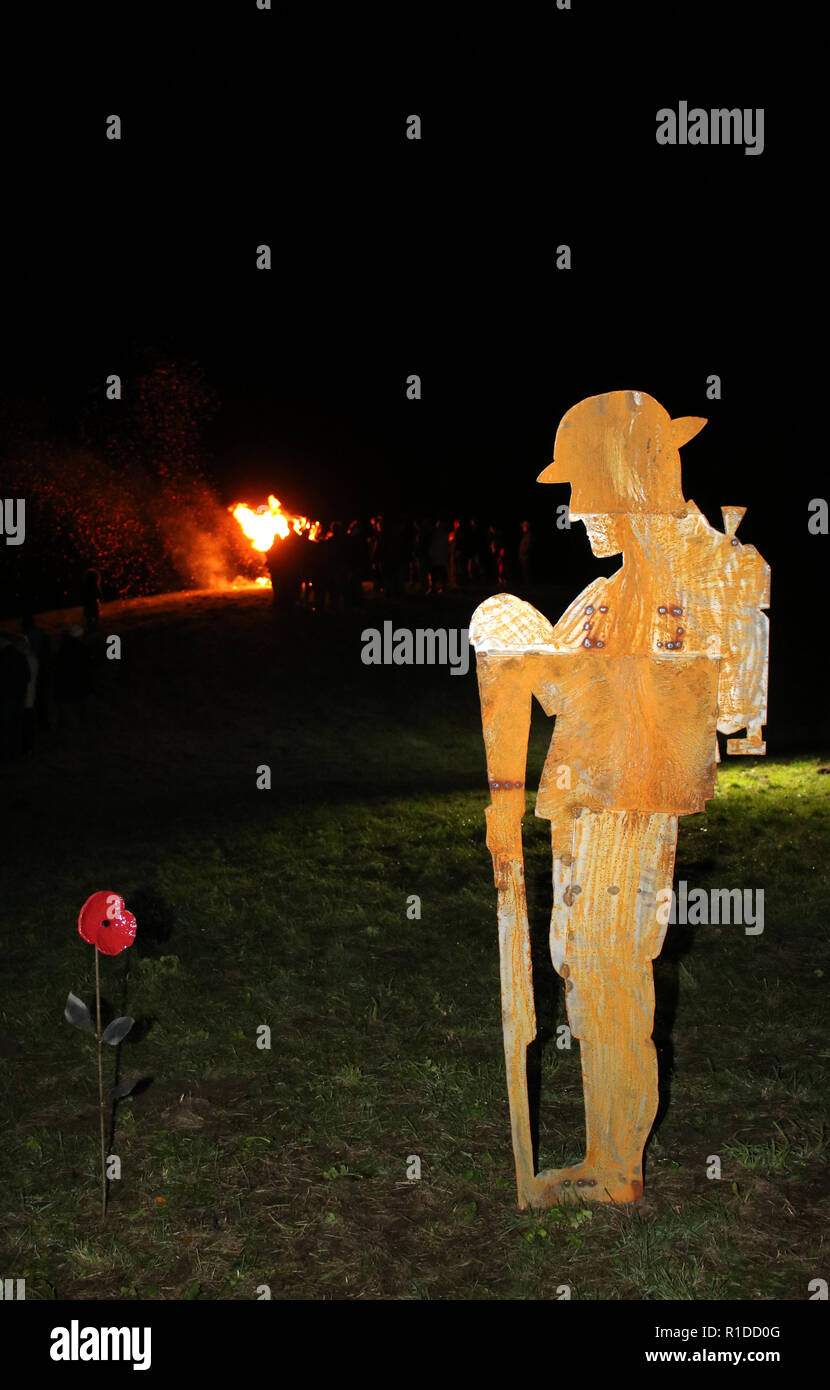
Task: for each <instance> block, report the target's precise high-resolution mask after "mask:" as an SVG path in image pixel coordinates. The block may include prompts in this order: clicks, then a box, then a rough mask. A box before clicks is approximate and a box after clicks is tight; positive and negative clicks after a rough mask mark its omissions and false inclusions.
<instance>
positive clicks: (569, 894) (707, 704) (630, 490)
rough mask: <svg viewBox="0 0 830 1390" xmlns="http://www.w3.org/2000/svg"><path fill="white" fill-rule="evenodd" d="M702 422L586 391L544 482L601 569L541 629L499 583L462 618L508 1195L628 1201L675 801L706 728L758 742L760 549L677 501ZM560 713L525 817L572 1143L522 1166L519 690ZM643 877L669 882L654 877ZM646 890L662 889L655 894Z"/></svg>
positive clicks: (523, 724) (708, 767) (686, 810)
mask: <svg viewBox="0 0 830 1390" xmlns="http://www.w3.org/2000/svg"><path fill="white" fill-rule="evenodd" d="M705 424H706V421H705V420H704V419H701V418H698V417H693V416H687V417H684V418H681V419H675V420H672V419H671V417H670V416H669V414H668V412H667V411H666V410H665V409H664V408H663V407H662V406H661V405H660V404H659V402H658V401H656V400H654V399H653V397H651V396H647V395H645V394H644V393H642V392H639V391H611V392H609V393H608V394H606V395H601V396H591V397H590V398H589V399H587V400H584V401H581V402H580V403H579V404H578V405H575V406H574V407H573V408H572V409H571V410H569V411H568V412H567V414H566V415H565V416H564V418H563V420H562V421H561V423H560V425H559V429H558V431H557V434H556V441H555V445H554V461H553V463H552V464H550V466H549V467H548V468H546V469H545V470H544V471H543V472H542V473H541V474H540V477H539V480H538V481H539V482H542V483H561V482H570V484H571V502H570V515H571V519H572V520H574V519H576V520H580V521H582V522H583V523H584V525H585V528H586V530H587V532H588V537H589V540H590V544H591V548H592V550H593V552H594V554H595V555H597V556H611V555H617V554H620V553H621V554H622V556H623V563H622V567H621V568H620V569H619V570H618V571H617V572H616V573H615V574H614V575H612V576H611V577H610V578H608V579H606V578H600V579H596V580H595V581H594V582H593V583H591V584H589V586H588V587H587V588H586V589H585V590H584V592H583V593H581V594H580V595H579V597H578V598H577V599H575V600H574V602H573V603H572V604H571V605H570V607H569V608H568V609H567V611H566V612H565V613H564V614H563V616H562V617H561V618H560V619H559V621H558V623H556V625H555V626H553V625H552V624H551V623H550V622H548V620H547V619H546V618H545V617H543V616H542V614H541V613H539V612H537V610H536V609H535V608H533V607H532V606H531V605H530V604H528V603H524V602H522V601H521V600H520V599H518V598H515V597H514V596H513V595H511V594H499V595H497V596H496V597H494V598H490V599H487V600H486V602H484V603H482V604H481V605H480V606H479V607H478V608H477V609H476V611H475V613H474V614H473V618H472V621H471V624H470V640H471V642H472V644H473V647H474V648H475V651H476V660H477V669H478V680H479V690H480V695H481V708H482V722H483V727H484V741H485V747H486V752H487V774H488V779H489V784H490V791H491V804H490V805H489V806H488V808H487V812H486V815H487V845H488V848H489V849H490V852H491V854H492V857H493V869H494V876H495V881H496V887H497V889H498V920H499V950H500V960H501V992H502V1021H503V1027H504V1047H505V1059H506V1064H507V1084H508V1096H509V1101H510V1118H511V1126H512V1132H513V1150H514V1154H515V1159H516V1178H517V1183H518V1195H519V1206H520V1207H522V1208H524V1207H527V1206H542V1207H544V1206H550V1205H553V1204H554V1203H558V1202H562V1201H567V1200H569V1199H572V1198H574V1197H579V1198H583V1199H587V1200H593V1201H604V1202H609V1201H612V1202H633V1201H636V1200H638V1198H640V1197H641V1196H642V1192H643V1169H642V1160H643V1149H644V1146H645V1142H646V1139H647V1138H648V1134H649V1131H650V1129H651V1126H652V1123H653V1121H654V1116H655V1114H656V1111H657V1100H658V1096H657V1056H656V1051H655V1048H654V1044H653V1042H652V1040H651V1033H652V1028H653V1024H654V984H653V974H652V961H653V959H654V958H655V957H656V956H657V955H658V954H659V952H660V950H661V947H662V945H663V939H664V937H665V933H666V923H667V921H668V911H667V910H664V911H660V905H661V903H663V902H664V901H665V898H666V896H667V895H666V892H665V890H667V889H668V890H669V892H670V890H671V886H672V880H673V875H674V856H675V847H676V844H677V818H678V816H681V815H689V814H692V813H694V812H697V811H702V810H704V808H705V803H706V801H707V800H709V799H711V797H712V796H713V795H714V789H715V776H716V772H715V769H716V763H717V762H718V760H719V752H718V742H717V730H720V731H721V732H722V733H727V734H734V733H736V732H738V731H739V730H741V729H746V731H747V733H746V737H745V738H743V739H729V741H728V743H727V752H729V753H764V752H765V751H766V745H765V743H764V742H763V735H762V728H763V725H764V722H765V720H766V690H767V653H768V635H769V620H768V619H767V617H766V616H765V615H764V614H763V613H762V612H761V611H760V610H761V609H762V608H766V607H767V606H768V605H769V566H768V565H767V564H766V563H765V562H764V560H763V559H762V558H761V556H760V555H759V554H758V552H757V551H756V550H755V548H754V547H753V546H744V545H741V543H740V542H739V541H738V540H737V538H736V537H735V534H734V533H735V531H736V529H737V526H738V523H739V522H740V519H741V517H742V516H743V514H744V511H745V508H743V507H723V508H722V509H721V510H722V513H723V519H724V525H725V528H726V530H725V534H724V532H720V531H716V530H715V529H714V528H713V527H711V526H710V525H709V523H708V521H707V520H706V518H705V517H704V516H703V515H702V513H701V512H700V511H699V510H698V508H697V507H696V506H695V504H694V502H692V501H688V502H687V501H686V500H685V499H684V497H683V492H682V489H681V480H680V454H679V452H678V450H679V449H680V447H681V446H682V445H683V444H686V443H687V442H688V441H689V440H690V439H692V438H693V437H694V436H695V435H696V434H697V433H698V432H699V430H701V429H702V428H703V426H704V425H705ZM534 695H535V696H536V698H537V699H538V700H539V702H540V704H541V705H542V708H543V709H544V711H545V713H546V714H547V715H555V716H556V723H555V727H554V733H553V739H552V742H551V746H550V751H549V753H548V757H547V760H546V762H545V766H544V770H543V772H542V779H541V783H540V785H539V791H538V797H537V801H536V815H537V816H541V817H543V818H544V819H546V820H549V821H550V823H551V839H552V848H553V909H552V913H551V927H550V950H551V957H552V960H553V964H554V967H555V969H556V971H557V973H558V974H559V975H560V976H562V978H563V979H564V980H565V990H566V1003H567V1011H568V1021H569V1024H570V1028H571V1032H572V1034H573V1036H574V1037H576V1038H578V1039H579V1042H580V1054H581V1063H582V1081H583V1090H584V1099H585V1132H586V1152H585V1157H584V1159H583V1161H582V1162H581V1163H578V1164H576V1165H575V1166H573V1167H569V1168H564V1169H558V1170H547V1171H544V1172H540V1173H535V1172H534V1161H533V1148H532V1141H531V1133H530V1117H529V1112H528V1097H527V1057H526V1052H527V1047H528V1044H529V1043H530V1042H532V1040H533V1038H534V1037H535V1035H536V1017H535V1009H534V1002H533V979H532V972H531V960H530V938H529V929H528V921H527V902H526V896H525V887H524V869H523V858H522V817H523V815H524V811H525V785H524V784H525V767H526V761H527V746H528V737H529V732H530V715H531V701H532V697H533V696H534ZM660 890H664V891H663V893H662V894H661V892H660ZM658 895H659V896H658Z"/></svg>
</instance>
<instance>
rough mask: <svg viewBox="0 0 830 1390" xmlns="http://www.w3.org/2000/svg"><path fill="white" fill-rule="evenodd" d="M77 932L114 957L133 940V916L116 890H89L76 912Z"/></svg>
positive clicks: (101, 950)
mask: <svg viewBox="0 0 830 1390" xmlns="http://www.w3.org/2000/svg"><path fill="white" fill-rule="evenodd" d="M78 931H79V932H80V934H81V936H82V937H83V939H84V941H88V942H89V944H90V946H96V947H97V948H98V950H99V951H100V952H101V954H102V955H104V956H118V955H120V954H121V952H122V951H126V949H127V947H128V946H132V944H133V942H134V941H135V917H134V916H133V914H132V913H131V912H128V911H127V909H126V907H125V906H124V899H123V898H122V897H121V895H120V893H93V894H92V896H91V897H90V898H87V900H86V902H85V903H84V905H83V907H82V908H81V911H80V913H79V914H78Z"/></svg>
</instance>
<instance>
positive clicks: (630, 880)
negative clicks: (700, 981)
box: [537, 812, 677, 1204]
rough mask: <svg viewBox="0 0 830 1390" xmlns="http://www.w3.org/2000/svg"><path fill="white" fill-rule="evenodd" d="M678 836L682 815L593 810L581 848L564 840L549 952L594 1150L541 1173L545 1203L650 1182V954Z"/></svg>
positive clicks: (656, 943)
mask: <svg viewBox="0 0 830 1390" xmlns="http://www.w3.org/2000/svg"><path fill="white" fill-rule="evenodd" d="M676 838H677V819H676V817H674V816H665V815H646V814H643V813H640V812H601V813H588V812H584V813H583V815H582V816H581V817H580V818H579V819H578V820H577V821H576V822H575V825H574V836H573V851H572V853H571V854H570V855H568V854H567V853H566V854H564V856H563V854H562V853H561V852H560V855H559V863H558V882H557V881H556V875H557V869H556V867H555V888H554V891H555V901H556V902H557V903H558V906H555V908H554V912H553V915H552V922H551V955H552V959H553V963H554V966H555V968H556V969H557V970H558V972H559V974H561V975H562V977H563V978H564V980H565V989H566V1000H567V1008H568V1019H569V1022H570V1026H571V1032H572V1034H573V1035H574V1036H575V1037H577V1038H578V1039H579V1041H580V1053H581V1061H582V1077H583V1088H584V1095H585V1129H586V1154H585V1159H584V1160H583V1162H582V1163H581V1164H577V1165H575V1166H574V1167H573V1168H570V1169H559V1170H554V1171H549V1172H547V1173H544V1174H540V1175H539V1180H538V1182H537V1197H538V1198H539V1199H540V1200H541V1201H542V1202H543V1203H544V1204H547V1203H549V1202H552V1201H558V1200H563V1199H565V1198H567V1197H569V1196H582V1197H585V1198H589V1199H592V1200H598V1201H634V1200H636V1199H637V1197H639V1196H640V1195H641V1193H642V1152H643V1146H644V1144H645V1140H646V1138H647V1137H648V1132H649V1129H650V1128H651V1125H652V1123H653V1120H654V1115H655V1113H656V1109H657V1056H656V1052H655V1048H654V1044H653V1043H652V1041H651V1032H652V1028H653V1023H654V985H653V976H652V965H651V962H652V959H653V957H654V956H656V955H657V954H658V953H659V951H660V947H661V946H662V942H663V937H664V935H665V930H666V928H665V926H662V925H661V924H660V923H659V922H658V920H657V917H656V912H657V906H658V903H657V891H658V889H660V888H665V887H669V886H670V885H671V881H672V874H673V868H674V849H675V843H676ZM568 860H570V862H563V861H568ZM555 866H556V859H555Z"/></svg>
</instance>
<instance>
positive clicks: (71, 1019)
mask: <svg viewBox="0 0 830 1390" xmlns="http://www.w3.org/2000/svg"><path fill="white" fill-rule="evenodd" d="M63 1016H64V1018H65V1019H66V1021H67V1023H71V1024H72V1026H73V1028H80V1029H81V1030H82V1031H83V1032H86V1033H91V1032H92V1019H91V1017H90V1013H89V1009H88V1008H87V1006H86V1004H85V1003H84V1001H83V999H79V998H78V996H77V994H70V995H69V998H68V999H67V1001H66V1008H65V1009H64V1011H63Z"/></svg>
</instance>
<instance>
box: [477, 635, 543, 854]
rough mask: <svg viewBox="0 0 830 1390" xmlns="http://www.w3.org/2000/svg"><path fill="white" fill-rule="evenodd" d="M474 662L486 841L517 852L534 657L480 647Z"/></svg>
mask: <svg viewBox="0 0 830 1390" xmlns="http://www.w3.org/2000/svg"><path fill="white" fill-rule="evenodd" d="M476 665H477V672H478V687H479V694H480V696H481V720H482V724H483V726H484V747H485V750H486V753H487V780H488V783H489V786H490V805H489V806H488V807H487V811H486V813H485V814H486V816H487V846H488V848H489V850H490V852H491V853H492V854H493V855H494V856H496V855H500V854H501V855H506V856H507V857H509V858H519V857H520V856H521V846H522V817H523V816H524V813H525V772H526V768H527V745H528V739H529V736H530V706H531V698H532V689H531V684H532V675H531V670H530V663H529V662H528V661H527V658H526V657H525V656H524V655H521V654H520V655H513V654H509V655H508V654H505V653H502V652H490V653H480V654H479V656H478V658H477V663H476Z"/></svg>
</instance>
